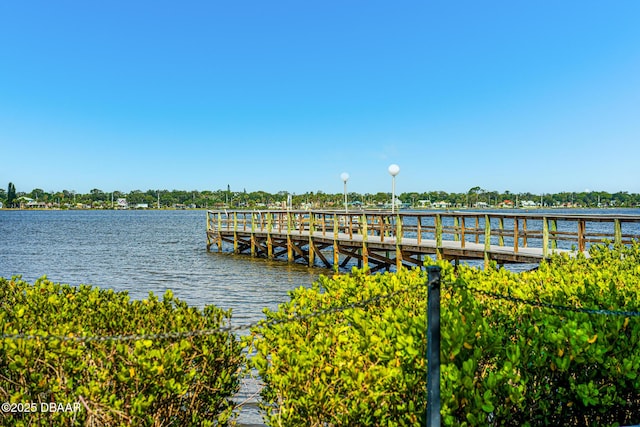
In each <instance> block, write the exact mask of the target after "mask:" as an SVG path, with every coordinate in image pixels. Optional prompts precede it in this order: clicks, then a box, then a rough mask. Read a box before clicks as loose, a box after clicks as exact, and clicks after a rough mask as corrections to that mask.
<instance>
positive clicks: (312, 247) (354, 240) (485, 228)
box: [207, 210, 640, 272]
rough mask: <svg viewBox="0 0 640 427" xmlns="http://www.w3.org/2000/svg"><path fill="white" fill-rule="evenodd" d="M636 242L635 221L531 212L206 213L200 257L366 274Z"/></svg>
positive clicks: (639, 230)
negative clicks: (354, 269) (225, 254)
mask: <svg viewBox="0 0 640 427" xmlns="http://www.w3.org/2000/svg"><path fill="white" fill-rule="evenodd" d="M633 240H640V216H632V215H580V214H562V215H552V214H547V213H544V214H541V213H535V212H522V213H496V212H468V211H455V212H435V211H423V212H415V211H400V212H395V213H392V212H390V211H349V212H345V211H308V210H304V211H302V210H268V211H247V210H233V211H208V212H207V250H209V251H210V250H211V248H212V247H213V246H217V248H218V251H222V250H223V244H225V243H226V244H228V245H230V246H231V247H232V248H233V252H234V253H237V254H240V253H247V254H251V255H252V256H262V257H266V258H270V259H283V260H286V261H288V262H298V261H303V262H304V263H305V264H307V265H309V266H314V265H321V266H324V267H327V268H333V269H335V270H337V269H338V268H339V267H344V266H346V265H347V263H349V261H351V260H356V261H357V263H358V265H359V266H361V267H364V268H369V269H370V270H371V271H372V272H375V271H378V270H381V269H385V268H386V269H389V268H390V267H392V266H395V267H396V268H400V267H401V266H406V267H410V266H422V265H423V260H424V257H425V256H435V257H436V258H438V259H448V260H455V261H456V262H458V261H460V260H472V259H476V260H484V264H485V267H486V266H487V265H488V264H489V262H491V261H495V262H497V263H498V264H509V263H539V262H540V261H541V260H543V259H545V258H547V257H549V256H550V255H551V254H552V253H557V252H569V253H571V254H574V255H575V254H576V253H577V252H585V253H586V252H587V251H588V248H589V246H590V245H592V244H594V243H602V242H611V243H619V244H630V243H631V242H632V241H633Z"/></svg>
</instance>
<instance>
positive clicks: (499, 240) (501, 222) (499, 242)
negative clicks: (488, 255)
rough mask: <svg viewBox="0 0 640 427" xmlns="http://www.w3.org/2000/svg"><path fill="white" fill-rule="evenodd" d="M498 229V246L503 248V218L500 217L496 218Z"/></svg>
mask: <svg viewBox="0 0 640 427" xmlns="http://www.w3.org/2000/svg"><path fill="white" fill-rule="evenodd" d="M498 229H499V230H500V235H499V236H498V245H500V246H504V217H502V216H501V217H499V218H498Z"/></svg>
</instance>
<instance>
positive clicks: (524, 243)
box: [522, 218, 527, 248]
mask: <svg viewBox="0 0 640 427" xmlns="http://www.w3.org/2000/svg"><path fill="white" fill-rule="evenodd" d="M522 247H523V248H526V247H527V218H522Z"/></svg>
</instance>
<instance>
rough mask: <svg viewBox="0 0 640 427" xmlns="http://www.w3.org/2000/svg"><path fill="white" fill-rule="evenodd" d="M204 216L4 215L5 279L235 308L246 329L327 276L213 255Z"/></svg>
mask: <svg viewBox="0 0 640 427" xmlns="http://www.w3.org/2000/svg"><path fill="white" fill-rule="evenodd" d="M205 218H206V214H205V212H204V211H0V276H3V277H11V276H12V275H16V274H21V275H22V277H23V279H25V280H27V281H29V282H33V281H34V280H35V279H36V278H38V277H41V276H42V275H47V277H48V278H49V279H50V280H53V281H56V282H62V283H69V284H72V285H78V284H80V283H85V284H91V285H95V286H98V287H101V288H112V289H114V290H116V291H125V290H126V291H128V292H129V294H130V295H131V297H132V298H135V299H141V298H145V297H146V296H147V295H148V293H149V292H154V293H156V294H159V295H162V294H163V293H164V291H165V290H167V289H171V290H172V291H173V292H174V294H175V295H176V296H177V297H178V298H180V299H182V300H184V301H186V302H188V303H189V304H191V305H194V306H198V307H203V306H204V305H207V304H215V305H217V306H219V307H221V308H225V309H228V308H231V309H232V310H233V317H234V322H235V323H236V324H244V323H247V322H250V321H254V320H258V319H260V318H262V308H263V307H270V308H276V307H277V304H278V303H281V302H284V301H285V300H286V299H287V291H289V290H292V289H294V288H296V287H298V286H307V285H309V284H311V283H312V282H313V281H314V280H315V278H316V277H317V276H318V275H319V274H321V273H326V270H322V269H308V268H306V267H304V266H300V265H288V264H287V263H282V262H269V261H266V260H262V259H252V258H250V257H245V256H233V255H230V254H218V253H215V252H212V253H208V252H207V250H206V235H205V230H206V225H205Z"/></svg>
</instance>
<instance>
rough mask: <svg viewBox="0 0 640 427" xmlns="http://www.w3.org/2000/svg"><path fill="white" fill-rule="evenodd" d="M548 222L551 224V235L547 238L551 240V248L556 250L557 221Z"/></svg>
mask: <svg viewBox="0 0 640 427" xmlns="http://www.w3.org/2000/svg"><path fill="white" fill-rule="evenodd" d="M550 222H551V233H550V236H549V237H550V238H551V248H552V249H558V239H557V235H556V231H558V221H557V220H556V219H552V220H550Z"/></svg>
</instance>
